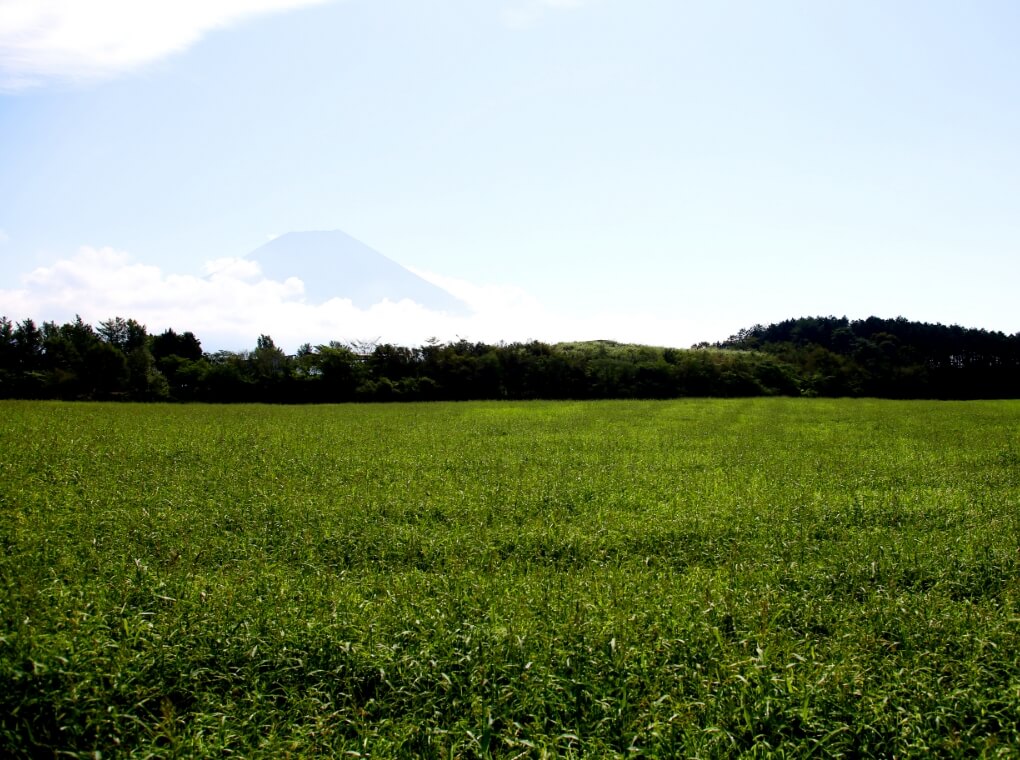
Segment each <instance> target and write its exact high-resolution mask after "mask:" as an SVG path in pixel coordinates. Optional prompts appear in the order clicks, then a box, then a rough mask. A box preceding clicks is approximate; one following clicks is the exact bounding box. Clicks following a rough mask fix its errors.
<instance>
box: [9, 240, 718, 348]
mask: <svg viewBox="0 0 1020 760" xmlns="http://www.w3.org/2000/svg"><path fill="white" fill-rule="evenodd" d="M204 272H205V275H204V276H198V275H181V274H172V273H168V272H164V271H163V270H162V269H160V268H159V267H156V266H151V265H148V264H143V263H140V262H138V261H135V260H134V259H133V258H132V257H131V256H130V255H129V254H127V253H125V252H123V251H116V250H113V249H112V248H91V247H83V248H81V249H80V250H79V251H78V253H77V254H76V255H74V256H72V257H70V258H66V259H62V260H60V261H57V262H56V263H55V264H53V265H52V266H48V267H41V268H38V269H36V270H34V271H32V272H30V273H28V274H26V275H24V276H23V277H22V278H21V287H20V288H18V289H16V290H7V291H3V290H0V304H3V310H4V312H5V316H7V317H9V318H10V319H12V320H15V321H17V320H21V319H25V318H29V317H31V318H33V319H35V320H36V321H37V322H42V321H47V320H53V321H56V322H64V321H67V320H70V319H73V318H74V315H75V314H80V315H81V317H82V319H84V320H85V321H87V322H89V323H91V324H97V323H98V322H99V321H101V320H104V319H108V318H110V317H114V316H121V317H125V318H127V317H132V318H134V319H137V320H138V321H139V322H141V323H143V324H145V325H146V326H148V328H149V330H150V331H151V332H162V331H163V330H165V329H167V328H168V327H172V328H174V329H175V330H177V331H178V332H181V331H184V330H191V331H192V332H194V333H195V334H196V335H197V336H198V337H199V339H200V340H201V341H202V344H203V347H204V348H205V349H206V350H217V349H222V348H225V349H231V350H240V349H250V348H253V347H254V345H255V340H256V338H257V337H258V336H259V335H260V334H269V335H272V336H273V339H274V340H275V341H276V342H277V344H278V345H280V346H283V347H284V348H286V349H287V350H290V351H293V350H295V349H296V348H297V347H298V346H299V345H300V344H302V343H305V342H309V343H312V344H313V345H316V344H319V343H326V342H329V341H330V340H339V341H355V340H375V339H379V340H381V341H383V342H389V343H396V344H400V345H408V346H413V345H421V344H422V343H424V342H425V341H426V340H428V339H429V338H431V337H437V338H439V339H440V340H441V341H453V340H457V339H458V338H465V339H468V340H471V341H484V342H490V343H495V342H498V341H501V340H502V341H508V342H510V341H518V340H520V341H524V340H544V341H549V342H555V341H560V340H586V339H595V338H606V339H612V340H620V341H631V342H642V343H652V344H660V345H673V346H683V345H688V344H689V343H691V342H693V341H694V340H696V339H700V338H698V337H697V335H696V334H695V332H694V330H693V328H694V327H696V326H695V325H692V324H691V323H689V322H685V323H681V322H680V321H679V320H670V319H663V318H661V317H658V316H655V315H652V314H634V313H630V314H627V313H623V314H621V313H612V312H610V311H609V310H608V309H607V310H606V311H605V312H602V313H599V314H594V315H584V316H578V315H564V314H560V313H557V312H556V311H554V310H551V309H549V308H547V307H545V306H544V305H543V304H541V303H539V302H538V301H537V300H536V299H535V298H534V297H532V296H531V295H529V294H528V293H527V292H525V291H524V290H522V289H520V288H518V287H514V286H506V285H478V284H475V283H471V282H467V281H465V280H459V279H455V278H451V277H445V276H442V275H437V274H433V273H428V272H419V275H421V276H423V277H425V278H427V279H429V280H430V281H432V282H433V283H435V284H437V285H440V286H441V287H444V288H446V289H448V290H449V291H450V292H451V293H453V294H454V295H456V296H457V297H459V298H461V299H462V300H464V301H465V302H466V303H467V304H468V305H469V306H470V307H471V309H472V313H471V314H470V315H468V316H451V315H448V314H445V313H438V312H433V311H429V310H427V309H425V308H424V307H422V306H419V305H418V304H416V303H412V302H411V301H406V300H405V301H400V302H399V303H393V302H390V301H383V302H382V303H378V304H375V305H374V306H372V307H370V308H368V309H358V308H356V307H355V306H354V305H353V304H352V303H351V302H350V301H349V300H346V299H341V298H335V299H333V300H330V301H327V302H326V303H322V304H309V303H306V302H305V301H304V298H303V293H304V285H303V283H302V282H301V281H300V280H298V279H297V278H289V279H287V280H286V281H284V282H278V281H275V280H270V279H267V278H266V277H265V276H264V275H263V274H262V272H261V268H260V267H259V265H258V264H257V262H254V261H251V260H248V259H218V260H216V261H211V262H208V263H207V264H206V266H205V267H204ZM698 333H700V330H699V331H698Z"/></svg>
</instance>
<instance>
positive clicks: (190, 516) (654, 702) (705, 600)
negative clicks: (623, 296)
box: [0, 399, 1020, 757]
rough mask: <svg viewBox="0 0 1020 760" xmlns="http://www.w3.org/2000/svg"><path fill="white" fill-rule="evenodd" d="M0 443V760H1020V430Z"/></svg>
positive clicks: (689, 427) (418, 424)
mask: <svg viewBox="0 0 1020 760" xmlns="http://www.w3.org/2000/svg"><path fill="white" fill-rule="evenodd" d="M0 414H2V417H0V446H2V448H0V451H2V458H0V541H2V552H0V755H4V756H37V757H52V756H53V755H54V753H57V752H59V753H61V755H60V756H75V755H78V756H81V757H91V756H94V753H96V752H101V753H102V756H103V757H121V756H136V757H188V756H226V755H236V756H239V757H254V756H264V757H279V756H287V755H290V756H294V757H298V756H302V757H303V756H310V755H319V756H325V757H331V756H341V755H344V754H345V753H346V754H347V756H359V755H362V756H374V757H412V756H431V757H479V756H482V757H484V756H501V757H541V756H546V755H549V756H577V757H580V756H587V757H605V756H620V757H644V756H650V757H685V756H690V757H732V756H739V755H746V756H753V757H765V756H775V757H808V756H814V757H835V756H845V757H859V756H876V757H892V756H897V757H908V756H915V757H925V756H931V755H940V756H968V757H972V756H979V755H985V756H989V757H996V756H1004V757H1017V756H1020V402H966V403H932V402H891V401H874V400H856V401H854V400H808V399H757V400H710V401H708V400H681V401H669V402H598V403H537V402H532V403H460V404H421V405H389V406H386V405H379V406H368V405H349V406H327V407H297V408H285V407H267V406H231V407H216V406H160V405H128V404H124V405H114V404H110V405H104V404H84V403H81V404H60V403H29V402H4V403H2V404H0Z"/></svg>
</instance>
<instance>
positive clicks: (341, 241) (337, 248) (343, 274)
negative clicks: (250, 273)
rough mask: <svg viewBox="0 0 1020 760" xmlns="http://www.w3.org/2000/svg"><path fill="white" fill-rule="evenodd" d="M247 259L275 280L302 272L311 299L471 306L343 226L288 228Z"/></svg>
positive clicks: (361, 304) (451, 308)
mask: <svg viewBox="0 0 1020 760" xmlns="http://www.w3.org/2000/svg"><path fill="white" fill-rule="evenodd" d="M248 258H249V259H252V260H254V261H257V262H258V263H259V265H260V266H261V267H262V272H263V273H264V274H265V275H266V276H267V277H270V278H272V279H274V280H285V279H287V278H288V277H297V278H298V279H299V280H301V281H302V282H303V283H304V285H305V295H306V297H307V299H308V300H309V301H310V302H312V303H323V302H325V301H328V300H330V299H331V298H348V299H350V300H351V302H352V303H353V304H354V305H355V306H357V307H358V308H359V309H367V308H368V307H370V306H372V305H373V304H377V303H379V302H381V301H383V300H384V299H388V300H390V301H394V302H396V301H401V300H404V299H410V300H411V301H414V302H415V303H417V304H420V305H421V306H424V307H425V308H427V309H430V310H432V311H445V312H447V313H450V314H466V313H468V312H469V309H468V307H467V305H466V304H465V303H464V302H463V301H461V300H459V299H458V298H456V297H454V296H453V295H452V294H450V293H449V292H447V291H446V290H443V289H442V288H440V287H439V286H437V285H433V284H432V283H430V282H428V281H427V280H424V279H422V278H421V277H419V276H418V275H416V274H414V272H411V271H410V270H408V269H406V268H404V267H402V266H401V265H400V264H398V263H397V262H395V261H393V260H392V259H388V258H386V257H385V256H383V255H382V254H381V253H379V252H378V251H375V250H373V249H371V248H369V247H368V246H367V245H365V244H364V243H362V242H361V241H359V240H355V239H354V238H352V237H351V236H350V235H348V234H346V233H345V232H341V231H340V230H332V231H328V232H288V233H287V234H286V235H281V236H280V237H278V238H276V239H274V240H272V241H270V242H268V243H266V244H265V245H263V246H261V247H259V248H256V249H255V250H254V251H252V252H251V253H250V254H248Z"/></svg>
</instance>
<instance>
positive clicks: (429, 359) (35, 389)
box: [0, 317, 1020, 403]
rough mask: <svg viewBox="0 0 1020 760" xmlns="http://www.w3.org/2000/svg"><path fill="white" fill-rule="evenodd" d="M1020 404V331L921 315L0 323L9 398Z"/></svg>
mask: <svg viewBox="0 0 1020 760" xmlns="http://www.w3.org/2000/svg"><path fill="white" fill-rule="evenodd" d="M759 395H790V396H793V395H810V396H878V397H892V398H960V399H964V398H1014V397H1018V396H1020V333H1018V334H1016V335H1005V334H1003V333H1001V332H988V331H986V330H975V329H966V328H962V327H958V326H950V327H947V326H944V325H941V324H926V323H919V322H911V321H908V320H906V319H903V318H898V319H879V318H877V317H871V318H869V319H865V320H856V321H851V320H848V319H846V318H845V317H843V318H837V317H809V318H801V319H791V320H787V321H785V322H780V323H778V324H772V325H769V326H767V327H763V326H761V325H756V326H754V327H752V328H749V329H745V330H741V331H740V332H739V333H737V334H736V335H734V336H732V337H730V338H729V339H727V340H725V341H722V342H720V343H715V344H709V343H702V344H699V345H697V346H694V347H692V348H690V349H675V348H658V347H652V346H638V345H627V344H619V343H614V342H612V341H590V342H583V343H558V344H547V343H541V342H538V341H533V342H529V343H499V344H496V345H490V344H485V343H472V342H469V341H465V340H461V341H458V342H455V343H441V342H439V341H435V340H433V341H429V342H427V343H426V344H425V345H423V346H420V347H415V348H407V347H403V346H395V345H392V344H388V343H387V344H374V343H373V344H354V345H350V344H344V343H340V342H330V343H328V344H322V345H318V346H311V345H309V344H305V345H304V346H302V347H301V348H300V349H299V350H298V352H297V353H296V354H293V355H289V354H287V353H285V352H284V351H283V350H281V349H280V348H279V347H277V346H276V344H275V343H274V342H273V340H272V338H270V337H269V336H268V335H263V336H260V337H259V339H258V341H257V344H256V346H255V348H254V349H252V350H250V351H242V352H231V351H218V352H215V353H208V352H205V351H203V350H202V345H201V342H200V341H199V339H198V338H197V337H196V336H195V335H194V334H193V333H191V332H183V333H177V332H175V331H174V330H173V329H168V330H166V331H165V332H163V333H160V334H158V335H151V334H149V332H148V330H147V329H146V327H145V326H144V325H142V324H139V323H138V322H137V321H135V320H133V319H123V318H120V317H115V318H112V319H109V320H106V321H104V322H100V323H99V325H98V326H96V327H95V328H93V327H92V326H91V325H89V324H87V323H85V322H83V321H82V319H81V318H80V317H79V318H77V319H75V321H73V322H68V323H66V324H62V325H58V324H56V323H54V322H45V323H43V324H42V326H41V327H40V326H37V325H36V323H35V322H34V321H33V320H31V319H26V320H24V321H22V322H18V323H13V322H11V321H10V320H8V319H7V318H6V317H0V397H4V398H52V399H97V400H101V399H105V400H113V399H123V400H136V401H158V400H166V401H213V402H238V401H265V402H277V403H308V402H312V403H315V402H318V403H321V402H339V401H393V400H440V399H448V400H453V399H465V400H466V399H538V398H542V399H558V398H575V399H588V398H675V397H681V396H759Z"/></svg>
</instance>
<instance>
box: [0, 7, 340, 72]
mask: <svg viewBox="0 0 1020 760" xmlns="http://www.w3.org/2000/svg"><path fill="white" fill-rule="evenodd" d="M331 1H332V0H156V1H155V2H139V1H138V0H90V1H89V2H85V1H84V0H5V2H2V3H0V89H4V90H17V89H22V88H25V87H31V86H35V85H39V84H42V83H44V82H46V81H49V80H68V81H75V82H82V81H94V80H99V79H105V78H108V77H111V76H114V75H116V74H119V73H121V72H123V71H127V70H129V69H132V68H135V67H137V66H141V65H144V64H147V63H150V62H152V61H155V60H157V59H159V58H162V57H164V56H167V55H170V54H172V53H176V52H179V51H181V50H184V49H185V48H187V47H189V46H191V45H193V44H194V43H195V42H197V41H198V40H199V39H201V38H202V37H203V36H204V35H205V34H206V33H207V32H209V31H212V30H213V29H219V28H223V27H226V26H230V25H231V24H234V23H236V22H238V21H241V20H243V19H245V18H248V17H251V16H255V15H259V14H263V13H270V12H274V11H283V10H289V9H293V8H298V7H302V6H308V5H319V4H322V3H324V2H331Z"/></svg>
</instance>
